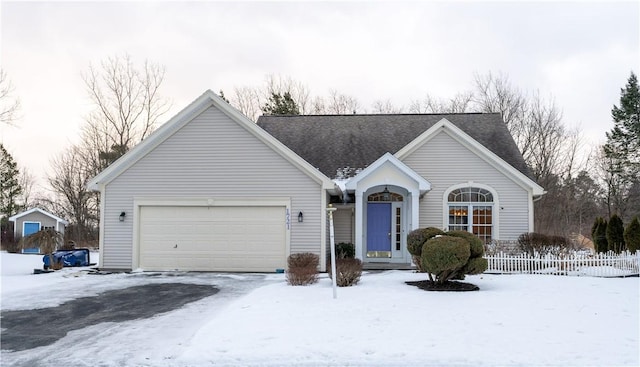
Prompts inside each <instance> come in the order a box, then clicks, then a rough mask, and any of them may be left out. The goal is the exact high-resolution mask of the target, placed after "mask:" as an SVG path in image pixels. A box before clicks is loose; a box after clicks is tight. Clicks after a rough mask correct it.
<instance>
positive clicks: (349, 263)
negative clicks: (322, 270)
mask: <svg viewBox="0 0 640 367" xmlns="http://www.w3.org/2000/svg"><path fill="white" fill-rule="evenodd" d="M331 270H332V269H331V264H329V266H328V273H329V278H331V279H333V274H332V272H331ZM336 273H337V274H338V276H337V277H336V284H337V285H338V287H350V286H352V285H356V284H358V282H359V281H360V277H361V276H362V261H361V260H360V259H345V258H342V259H340V258H339V259H336Z"/></svg>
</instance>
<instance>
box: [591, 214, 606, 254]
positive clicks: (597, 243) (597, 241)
mask: <svg viewBox="0 0 640 367" xmlns="http://www.w3.org/2000/svg"><path fill="white" fill-rule="evenodd" d="M607 226H608V223H607V221H606V220H605V219H604V218H602V217H598V218H596V221H595V223H594V224H593V227H592V234H591V236H592V237H593V245H594V247H595V250H596V251H597V252H607V251H609V243H608V242H607Z"/></svg>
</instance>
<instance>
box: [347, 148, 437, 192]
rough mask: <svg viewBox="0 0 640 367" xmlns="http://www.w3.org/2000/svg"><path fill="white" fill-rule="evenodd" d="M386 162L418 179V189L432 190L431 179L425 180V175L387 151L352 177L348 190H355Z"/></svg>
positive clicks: (348, 182) (422, 190) (348, 183)
mask: <svg viewBox="0 0 640 367" xmlns="http://www.w3.org/2000/svg"><path fill="white" fill-rule="evenodd" d="M386 163H390V164H391V165H392V166H393V167H395V168H396V169H398V170H399V171H400V172H402V173H403V174H404V175H406V176H407V177H409V178H411V179H413V180H414V181H416V183H417V185H418V189H419V190H420V192H421V193H425V192H427V191H429V190H431V183H430V182H429V181H427V180H425V179H424V177H422V176H420V175H419V174H417V173H416V172H415V171H414V170H412V169H411V168H409V167H408V166H407V165H406V164H404V163H403V162H402V161H400V160H399V159H398V158H396V157H394V156H393V155H392V154H391V153H385V154H384V155H383V156H382V157H380V158H378V160H376V161H375V162H373V163H372V164H371V165H369V166H368V167H367V168H365V169H364V170H362V172H359V173H358V174H357V175H356V176H354V177H352V178H351V179H350V180H349V181H347V182H346V184H345V188H346V189H347V190H355V189H356V188H357V185H358V182H359V181H360V180H362V179H364V178H366V177H367V176H369V175H370V174H372V173H373V172H375V171H376V170H377V169H379V168H380V167H382V166H383V165H384V164H386Z"/></svg>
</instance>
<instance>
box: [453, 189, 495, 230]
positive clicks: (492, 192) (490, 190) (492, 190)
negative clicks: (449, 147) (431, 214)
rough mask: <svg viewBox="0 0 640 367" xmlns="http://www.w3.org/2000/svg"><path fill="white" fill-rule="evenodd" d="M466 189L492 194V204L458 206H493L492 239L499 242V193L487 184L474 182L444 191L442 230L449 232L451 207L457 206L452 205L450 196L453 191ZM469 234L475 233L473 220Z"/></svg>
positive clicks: (480, 203) (462, 203) (472, 203)
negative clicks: (475, 188) (485, 191)
mask: <svg viewBox="0 0 640 367" xmlns="http://www.w3.org/2000/svg"><path fill="white" fill-rule="evenodd" d="M465 187H477V188H480V189H484V190H487V191H489V192H490V193H491V195H493V202H491V203H486V202H485V203H483V202H477V203H475V202H460V204H458V205H464V203H467V205H469V204H471V205H478V206H481V205H484V206H492V207H493V209H492V210H491V214H492V223H493V225H492V227H493V228H492V230H491V239H492V240H499V239H500V213H499V211H500V198H499V197H498V192H497V191H496V190H495V189H494V188H493V187H491V186H489V185H485V184H481V183H477V182H473V181H468V182H465V183H460V184H456V185H453V186H449V187H448V188H447V189H446V190H444V194H443V196H442V228H443V229H444V230H445V231H447V230H448V229H449V205H456V204H452V203H450V202H449V194H450V193H451V192H452V191H453V190H457V189H462V188H465ZM468 231H469V232H473V220H472V221H471V223H469V229H468Z"/></svg>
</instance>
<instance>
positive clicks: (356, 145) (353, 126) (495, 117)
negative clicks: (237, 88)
mask: <svg viewBox="0 0 640 367" xmlns="http://www.w3.org/2000/svg"><path fill="white" fill-rule="evenodd" d="M443 118H446V119H447V121H449V122H450V123H452V124H453V125H455V126H456V127H458V128H459V129H460V130H461V131H463V132H464V133H465V134H467V135H468V136H469V137H470V138H471V139H472V140H475V141H477V142H478V143H479V144H480V145H482V146H484V147H486V148H487V149H488V150H489V151H491V152H492V153H494V154H495V155H496V156H498V157H500V159H502V160H503V161H505V162H506V163H507V164H508V165H510V166H512V167H513V168H514V169H515V170H517V171H519V172H520V173H522V174H523V175H524V176H527V177H529V178H531V175H530V172H529V169H528V167H527V165H526V163H525V161H524V159H523V158H522V154H521V153H520V151H519V150H518V147H517V146H516V144H515V142H514V140H513V137H512V136H511V134H510V133H509V130H508V129H507V127H506V126H505V124H504V122H503V121H502V117H501V116H500V114H498V113H461V114H390V115H307V116H261V117H260V118H259V119H258V126H260V127H262V128H263V129H264V130H266V131H267V132H269V133H270V134H271V135H273V136H274V137H275V138H276V139H278V140H280V141H281V142H283V143H284V144H285V145H287V146H288V147H289V148H291V149H292V150H293V151H294V152H296V153H297V154H298V155H299V156H301V157H302V158H303V159H305V160H306V161H307V162H309V163H311V164H312V165H313V166H314V167H317V168H318V169H319V170H320V171H322V172H323V173H324V174H325V175H326V176H328V177H330V178H346V177H350V176H353V175H354V174H355V173H357V172H359V171H361V170H362V169H364V168H366V167H368V166H369V165H370V164H372V163H373V162H374V161H375V160H377V159H378V158H380V157H381V156H383V155H384V154H385V153H392V154H395V153H396V152H399V151H400V150H401V149H403V148H404V147H405V146H407V145H408V144H410V143H411V142H413V141H415V140H416V139H417V138H418V137H419V136H420V135H422V134H423V133H425V132H426V131H427V130H429V129H430V128H431V127H433V126H434V125H435V124H437V123H438V122H439V121H441V120H442V119H443ZM341 176H342V177H341Z"/></svg>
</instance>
